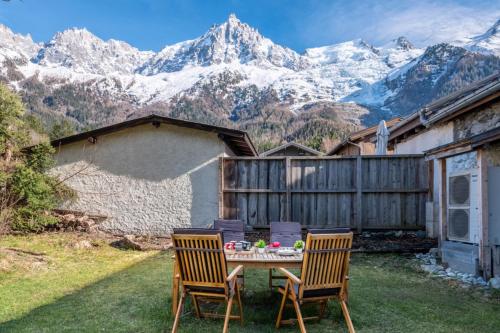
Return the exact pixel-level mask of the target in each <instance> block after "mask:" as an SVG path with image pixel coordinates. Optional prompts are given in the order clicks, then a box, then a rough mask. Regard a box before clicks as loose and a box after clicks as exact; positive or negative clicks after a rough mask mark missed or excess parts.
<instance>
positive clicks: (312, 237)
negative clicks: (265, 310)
mask: <svg viewBox="0 0 500 333" xmlns="http://www.w3.org/2000/svg"><path fill="white" fill-rule="evenodd" d="M352 237H353V234H352V232H349V233H339V234H326V233H318V234H312V233H308V235H307V239H306V246H305V250H304V260H303V263H302V272H301V276H300V279H299V278H298V277H296V276H295V275H294V274H292V273H291V272H289V271H288V270H286V269H284V268H280V269H279V270H280V271H281V272H282V273H283V274H285V275H286V277H287V278H288V279H287V282H286V285H285V286H284V287H280V288H279V289H278V290H279V292H280V293H281V294H283V299H282V301H281V306H280V310H279V313H278V318H277V319H276V328H279V327H280V325H282V324H290V323H294V322H295V321H298V323H299V327H300V331H301V332H302V333H305V332H306V328H305V325H304V321H305V320H312V319H316V320H321V318H322V317H323V315H324V312H325V308H326V304H327V302H328V301H329V300H330V299H336V300H338V301H339V302H340V306H341V309H342V313H343V315H344V318H345V321H346V323H347V327H348V329H349V332H350V333H354V326H353V325H352V321H351V317H350V315H349V310H348V309H347V304H346V295H347V290H346V289H347V284H346V280H347V279H348V276H347V275H348V272H349V258H350V251H351V247H352ZM287 300H289V301H291V302H292V303H293V306H294V308H295V312H296V314H297V319H291V320H283V319H282V318H283V310H284V308H285V304H286V302H287ZM305 303H317V304H319V305H320V309H319V315H318V316H314V317H307V318H303V317H302V313H301V310H300V307H301V305H302V304H305Z"/></svg>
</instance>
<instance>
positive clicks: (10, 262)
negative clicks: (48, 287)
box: [0, 247, 49, 272]
mask: <svg viewBox="0 0 500 333" xmlns="http://www.w3.org/2000/svg"><path fill="white" fill-rule="evenodd" d="M48 263H49V261H48V259H47V257H46V255H45V254H44V253H37V252H31V251H27V250H23V249H17V248H10V247H8V248H0V272H14V271H19V270H23V271H40V270H45V269H46V268H47V266H48Z"/></svg>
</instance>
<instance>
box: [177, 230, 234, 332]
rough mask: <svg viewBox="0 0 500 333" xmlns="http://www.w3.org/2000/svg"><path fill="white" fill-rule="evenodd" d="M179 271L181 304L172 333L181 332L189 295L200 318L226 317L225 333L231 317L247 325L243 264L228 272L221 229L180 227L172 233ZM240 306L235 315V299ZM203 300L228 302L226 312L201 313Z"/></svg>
mask: <svg viewBox="0 0 500 333" xmlns="http://www.w3.org/2000/svg"><path fill="white" fill-rule="evenodd" d="M172 241H173V245H174V250H175V256H176V263H177V272H178V275H179V277H178V278H179V280H180V283H181V285H182V293H181V298H180V301H179V306H178V308H177V311H176V315H175V320H174V325H173V328H172V332H173V333H175V332H177V328H178V326H179V320H180V317H181V314H182V310H183V307H184V302H185V300H186V297H187V296H188V295H189V296H191V299H192V301H193V305H194V309H195V312H196V316H197V317H198V318H224V328H223V332H224V333H225V332H227V331H228V325H229V320H230V319H238V320H240V322H241V324H242V325H243V308H242V304H241V297H240V290H239V286H238V283H237V275H238V272H240V271H241V270H242V269H243V266H242V265H240V266H238V267H236V268H235V269H234V270H233V271H232V272H231V274H229V275H228V274H227V265H226V257H225V255H224V249H223V245H222V238H221V235H220V231H218V230H213V229H204V230H200V229H198V230H189V229H184V230H180V229H176V230H174V233H173V234H172ZM235 297H236V302H237V303H238V307H239V315H231V309H232V305H233V300H234V298H235ZM200 301H203V302H225V303H227V308H226V314H225V315H222V314H218V313H213V312H201V308H200Z"/></svg>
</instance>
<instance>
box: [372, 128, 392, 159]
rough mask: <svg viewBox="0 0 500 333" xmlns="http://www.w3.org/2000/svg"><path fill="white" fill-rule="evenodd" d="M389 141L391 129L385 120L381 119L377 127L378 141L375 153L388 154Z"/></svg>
mask: <svg viewBox="0 0 500 333" xmlns="http://www.w3.org/2000/svg"><path fill="white" fill-rule="evenodd" d="M387 141H389V130H388V129H387V125H386V124H385V120H381V121H380V123H379V124H378V128H377V143H376V145H375V154H377V155H386V154H387Z"/></svg>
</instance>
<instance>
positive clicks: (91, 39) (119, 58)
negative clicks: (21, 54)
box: [32, 28, 154, 75]
mask: <svg viewBox="0 0 500 333" xmlns="http://www.w3.org/2000/svg"><path fill="white" fill-rule="evenodd" d="M153 54H154V53H153V52H151V51H139V50H138V49H136V48H134V47H132V46H130V45H129V44H127V43H125V42H122V41H117V40H114V39H110V40H109V41H106V42H105V41H103V40H102V39H100V38H98V37H96V36H95V35H93V34H92V33H90V32H89V31H88V30H86V29H76V28H73V29H69V30H65V31H63V32H60V33H57V34H56V35H55V36H54V38H52V40H51V41H50V42H48V43H46V44H45V45H43V47H41V48H40V49H39V50H38V53H37V55H36V56H35V57H33V59H32V62H33V63H36V64H39V65H42V66H44V67H52V68H57V67H66V68H69V69H71V70H72V71H74V72H77V73H89V74H100V75H106V74H113V73H117V74H132V73H133V72H134V71H135V70H136V68H137V67H139V66H141V65H142V64H143V63H144V62H145V61H146V60H147V59H149V58H151V57H152V56H153Z"/></svg>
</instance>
